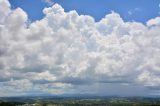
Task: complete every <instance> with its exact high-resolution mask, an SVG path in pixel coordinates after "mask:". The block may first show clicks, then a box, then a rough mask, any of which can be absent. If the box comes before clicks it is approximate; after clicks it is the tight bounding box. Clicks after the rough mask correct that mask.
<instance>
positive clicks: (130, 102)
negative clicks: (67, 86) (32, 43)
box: [0, 97, 160, 106]
mask: <svg viewBox="0 0 160 106" xmlns="http://www.w3.org/2000/svg"><path fill="white" fill-rule="evenodd" d="M0 106H160V98H142V97H94V98H92V97H79V98H77V97H75V98H73V97H10V98H0Z"/></svg>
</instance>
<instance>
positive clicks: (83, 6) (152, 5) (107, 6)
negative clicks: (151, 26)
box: [9, 0, 160, 23]
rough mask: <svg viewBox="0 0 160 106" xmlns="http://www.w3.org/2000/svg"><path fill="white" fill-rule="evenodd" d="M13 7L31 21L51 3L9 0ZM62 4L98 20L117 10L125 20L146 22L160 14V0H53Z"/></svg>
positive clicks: (39, 15)
mask: <svg viewBox="0 0 160 106" xmlns="http://www.w3.org/2000/svg"><path fill="white" fill-rule="evenodd" d="M9 1H10V3H11V5H12V8H16V7H21V8H22V9H24V10H25V11H26V12H27V14H28V16H29V19H30V20H31V21H35V20H39V19H41V18H42V17H43V16H44V14H43V13H42V10H43V8H45V7H48V6H49V5H48V4H47V3H45V2H44V0H9ZM53 2H54V3H58V4H60V5H61V6H62V7H63V8H64V9H65V11H70V10H76V11H77V12H78V13H79V14H86V15H91V16H93V17H94V18H95V20H96V21H99V20H100V19H102V18H103V17H104V16H105V15H106V14H108V13H110V12H111V11H115V12H117V13H119V14H120V15H121V17H122V18H123V19H124V20H125V21H138V22H143V23H145V22H146V21H148V20H149V19H151V18H155V17H156V16H159V15H160V14H159V12H160V7H159V3H160V0H118V1H117V0H100V1H99V0H53Z"/></svg>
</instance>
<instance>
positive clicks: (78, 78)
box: [0, 0, 160, 95]
mask: <svg viewBox="0 0 160 106" xmlns="http://www.w3.org/2000/svg"><path fill="white" fill-rule="evenodd" d="M43 12H44V14H45V17H44V18H43V19H41V20H39V21H35V22H32V23H30V24H29V25H28V18H27V14H26V13H25V11H23V10H22V9H21V8H17V9H14V10H11V9H10V4H9V2H8V1H7V0H1V1H0V24H1V25H0V90H1V91H4V89H8V93H10V92H11V93H13V92H18V91H19V92H21V93H26V92H32V91H42V92H50V93H53V94H63V93H67V92H69V93H75V92H76V93H78V92H90V90H89V89H92V88H93V89H95V88H97V85H103V84H104V85H105V84H111V83H113V84H117V85H126V84H127V85H131V86H133V85H138V86H139V85H141V86H144V87H146V88H148V89H150V88H159V87H160V78H159V76H160V61H159V60H160V31H159V28H160V26H159V17H157V18H155V19H151V20H149V21H148V22H147V25H144V24H142V23H139V22H124V20H123V19H122V18H121V16H120V15H119V14H118V13H115V12H112V13H110V14H107V15H106V16H105V17H104V18H103V19H101V20H100V21H99V22H95V20H94V18H93V17H91V16H88V15H79V14H78V13H77V12H76V11H74V10H73V11H70V12H64V9H63V8H62V7H61V6H60V5H59V4H54V5H53V6H52V7H49V8H45V9H44V10H43ZM17 85H19V86H17ZM94 85H95V86H94ZM83 87H85V88H86V89H83ZM94 87H95V88H94ZM100 87H104V88H105V87H106V86H100ZM104 88H103V90H104ZM106 89H107V88H106ZM102 92H103V91H102ZM91 93H94V91H93V92H91ZM3 95H4V94H3ZM6 95H7V94H6Z"/></svg>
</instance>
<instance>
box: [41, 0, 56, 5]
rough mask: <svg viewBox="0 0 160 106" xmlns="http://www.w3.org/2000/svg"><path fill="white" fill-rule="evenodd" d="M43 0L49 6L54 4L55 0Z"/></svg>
mask: <svg viewBox="0 0 160 106" xmlns="http://www.w3.org/2000/svg"><path fill="white" fill-rule="evenodd" d="M43 2H45V3H47V4H48V5H49V6H52V5H53V4H54V2H53V0H43Z"/></svg>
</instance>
